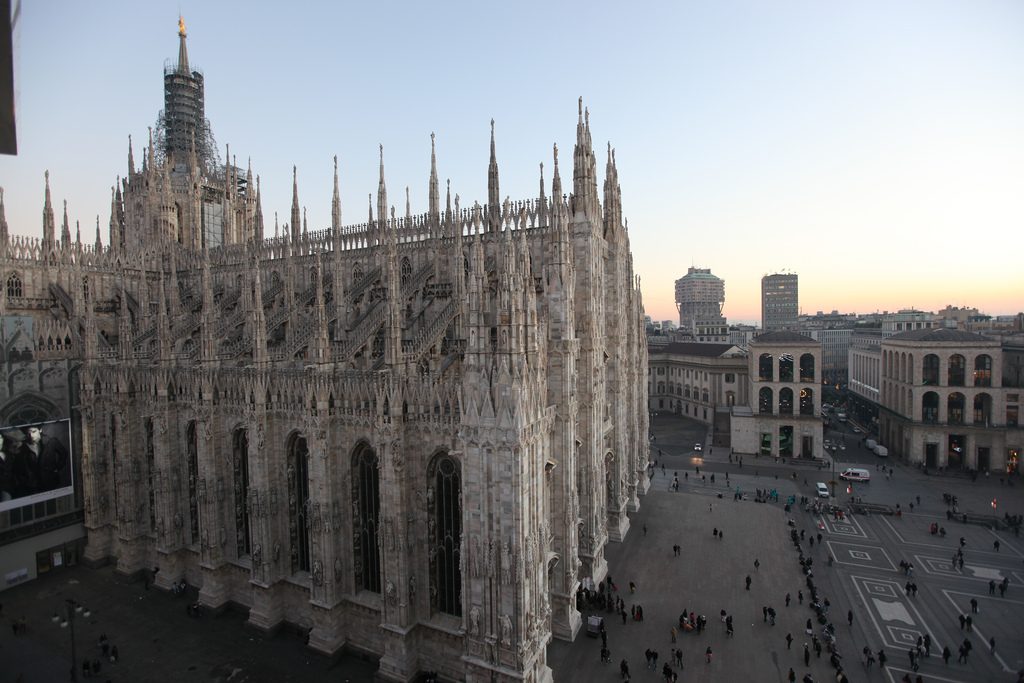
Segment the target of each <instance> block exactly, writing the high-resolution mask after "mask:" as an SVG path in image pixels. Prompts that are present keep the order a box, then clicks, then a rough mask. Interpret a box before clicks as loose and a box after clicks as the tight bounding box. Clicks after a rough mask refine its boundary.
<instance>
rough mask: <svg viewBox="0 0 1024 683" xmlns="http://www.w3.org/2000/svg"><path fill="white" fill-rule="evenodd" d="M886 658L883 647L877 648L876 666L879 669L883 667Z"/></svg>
mask: <svg viewBox="0 0 1024 683" xmlns="http://www.w3.org/2000/svg"><path fill="white" fill-rule="evenodd" d="M887 659H888V657H886V656H885V650H884V649H883V650H879V651H878V668H879V669H884V668H885V661H886V660H887Z"/></svg>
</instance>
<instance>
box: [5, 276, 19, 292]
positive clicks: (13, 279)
mask: <svg viewBox="0 0 1024 683" xmlns="http://www.w3.org/2000/svg"><path fill="white" fill-rule="evenodd" d="M21 292H22V289H21V276H19V275H18V274H17V273H11V275H10V277H8V278H7V296H21Z"/></svg>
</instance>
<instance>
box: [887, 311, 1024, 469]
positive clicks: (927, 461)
mask: <svg viewBox="0 0 1024 683" xmlns="http://www.w3.org/2000/svg"><path fill="white" fill-rule="evenodd" d="M1014 364H1016V365H1017V367H1018V369H1017V371H1016V372H1013V371H1012V368H1011V367H1007V366H1012V365H1014ZM1019 367H1020V362H1019V352H1018V351H1016V350H1015V348H1014V346H1013V345H1012V343H1011V344H1006V345H1005V347H1004V343H1003V342H1000V340H998V339H992V338H990V337H985V336H983V335H980V334H975V333H973V332H965V331H961V330H952V329H942V328H935V329H915V330H912V331H909V332H902V333H900V334H895V335H893V336H891V337H889V338H887V339H884V340H883V341H882V343H881V350H880V358H879V368H880V380H879V381H880V385H881V386H880V392H879V394H880V396H879V399H878V403H879V439H880V440H881V443H882V444H884V445H885V446H886V447H887V448H888V449H889V453H890V455H894V456H896V457H899V458H902V459H903V460H905V461H906V462H911V463H915V464H920V465H923V466H925V467H928V468H929V469H935V468H944V469H953V470H976V471H993V472H1016V471H1017V470H1018V468H1019V463H1020V452H1021V448H1022V447H1024V429H1022V428H1021V424H1020V397H1021V392H1022V386H1024V385H1022V382H1021V373H1020V370H1019Z"/></svg>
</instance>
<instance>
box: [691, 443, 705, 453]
mask: <svg viewBox="0 0 1024 683" xmlns="http://www.w3.org/2000/svg"><path fill="white" fill-rule="evenodd" d="M693 450H695V451H702V450H704V446H702V445H701V444H699V443H695V444H693Z"/></svg>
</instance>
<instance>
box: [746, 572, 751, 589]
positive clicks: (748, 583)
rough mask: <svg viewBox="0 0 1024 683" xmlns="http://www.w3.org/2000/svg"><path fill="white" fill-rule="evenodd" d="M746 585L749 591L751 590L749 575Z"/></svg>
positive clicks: (748, 575)
mask: <svg viewBox="0 0 1024 683" xmlns="http://www.w3.org/2000/svg"><path fill="white" fill-rule="evenodd" d="M746 583H747V590H750V574H747V578H746Z"/></svg>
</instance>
